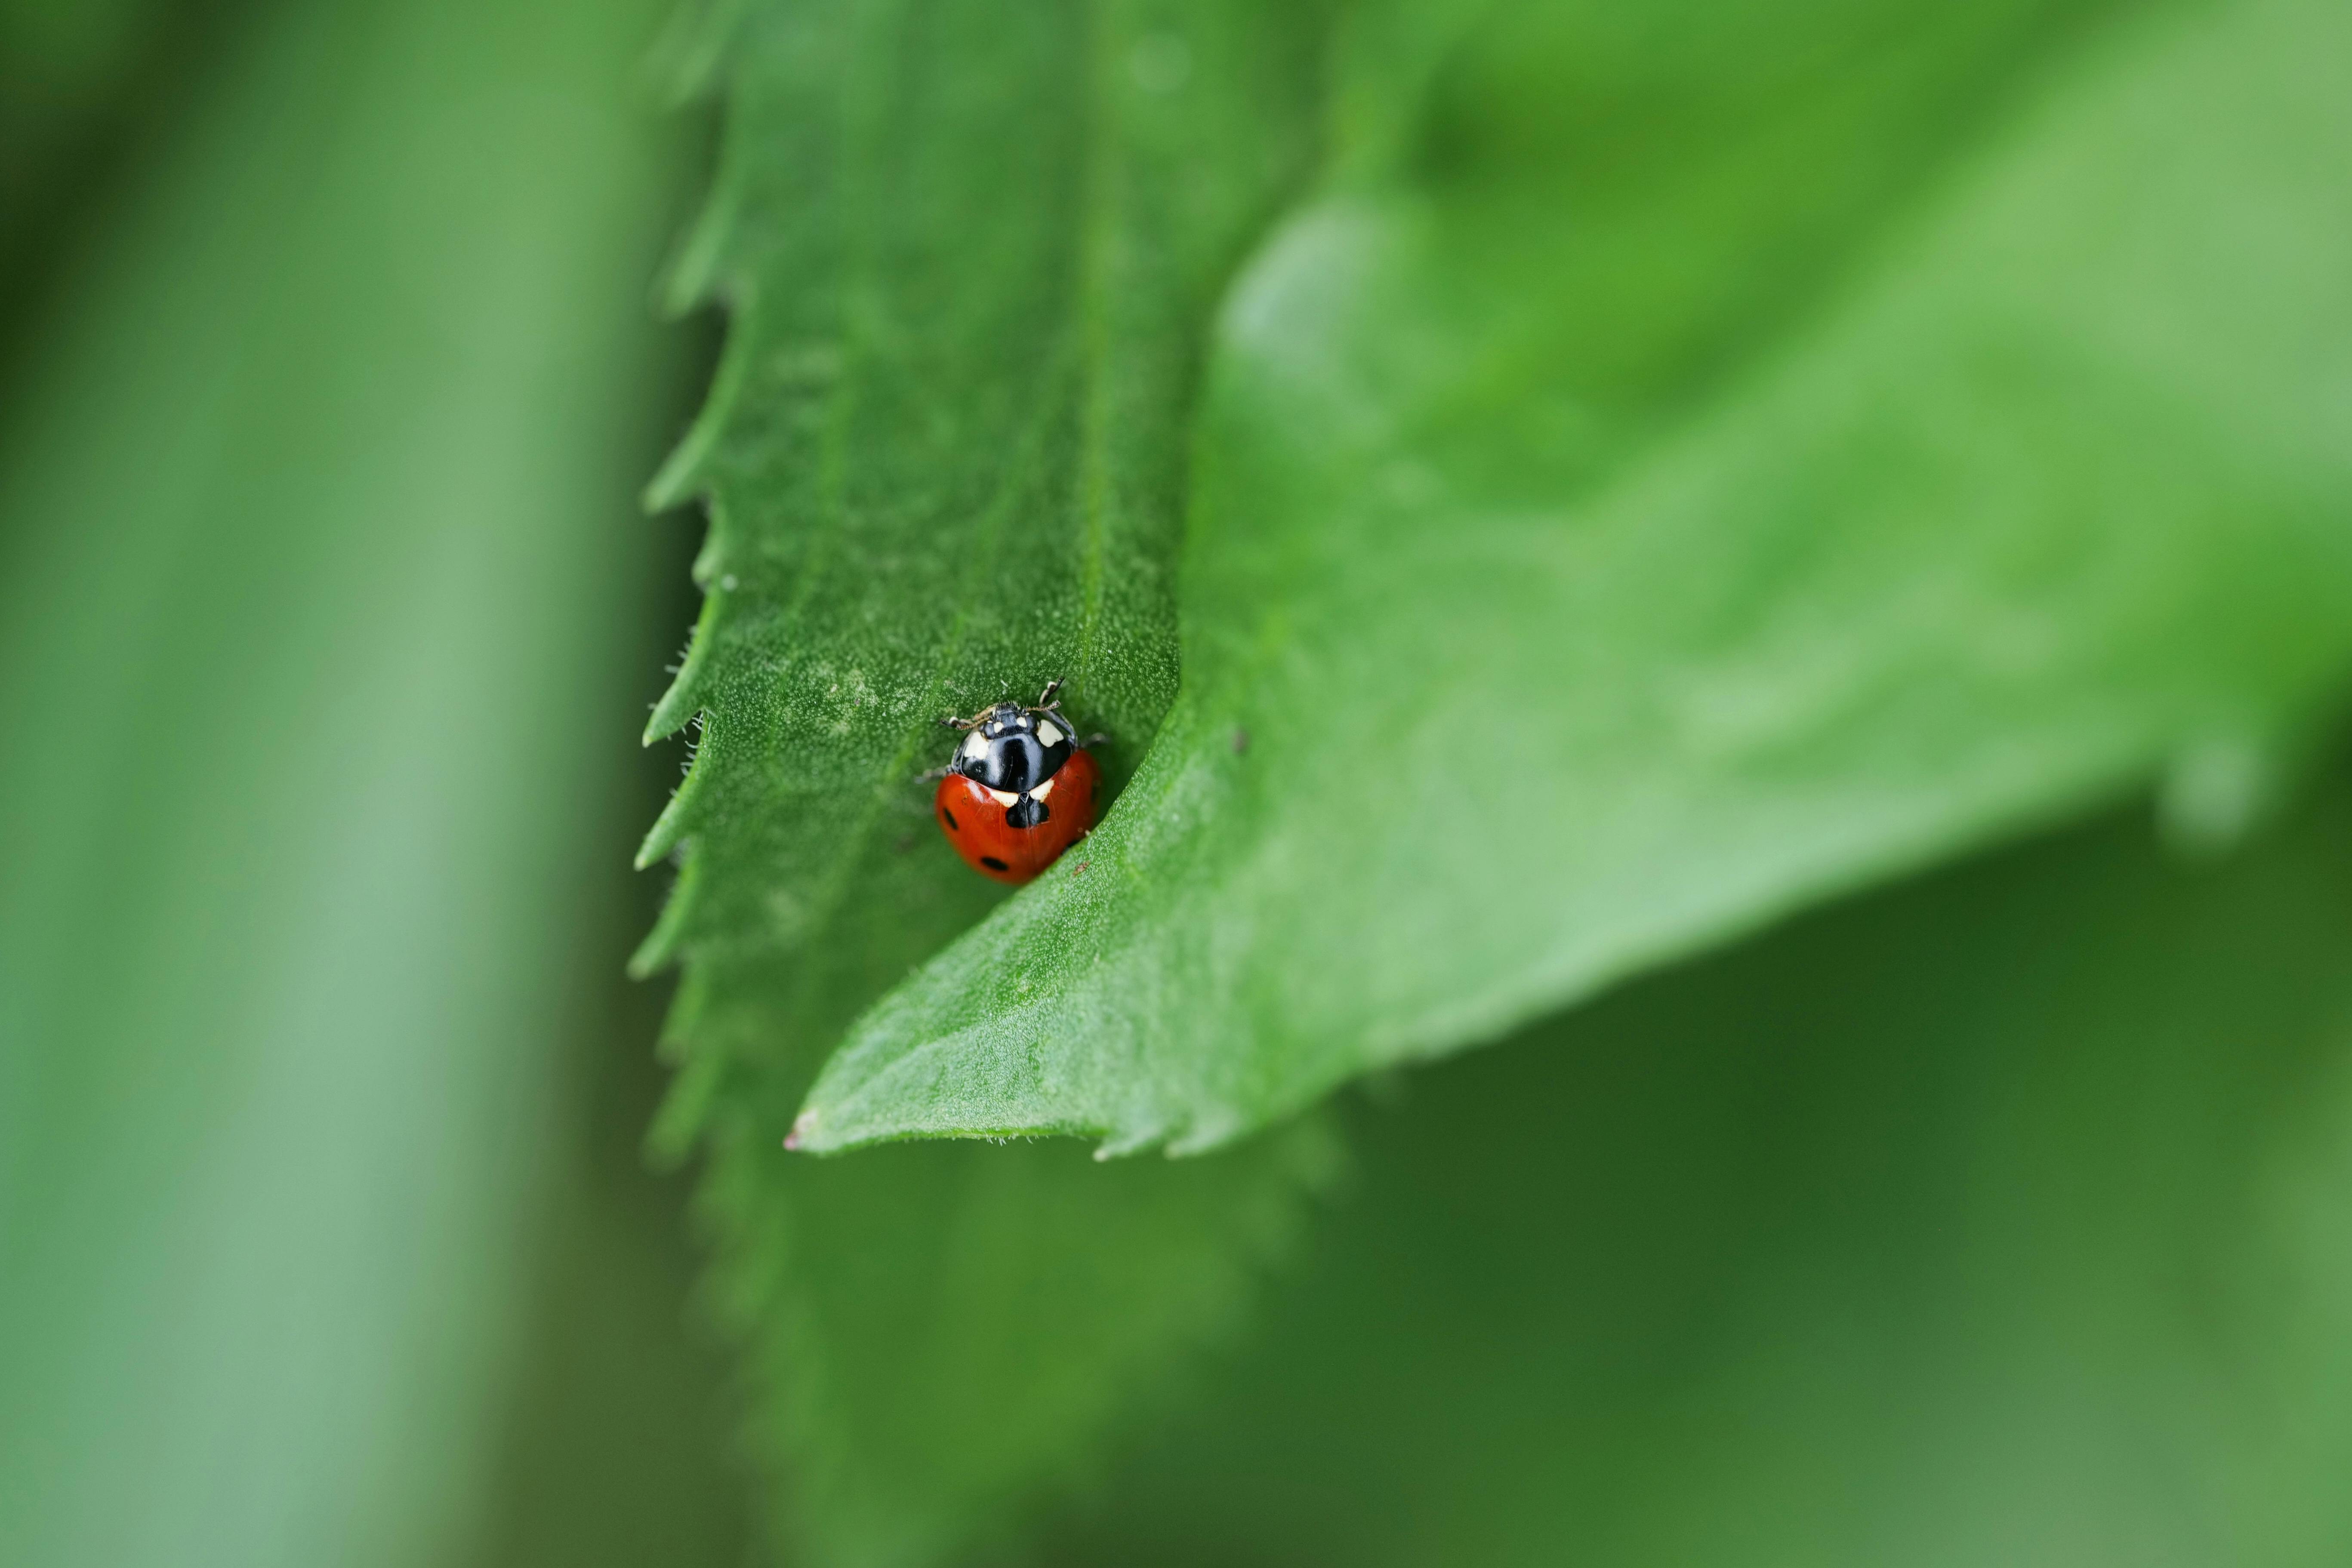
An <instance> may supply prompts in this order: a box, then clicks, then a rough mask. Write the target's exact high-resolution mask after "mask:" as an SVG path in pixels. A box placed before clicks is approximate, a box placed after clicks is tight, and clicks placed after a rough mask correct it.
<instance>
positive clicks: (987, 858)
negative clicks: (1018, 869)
mask: <svg viewBox="0 0 2352 1568" xmlns="http://www.w3.org/2000/svg"><path fill="white" fill-rule="evenodd" d="M980 863H981V864H982V865H983V866H985V867H987V868H989V869H990V870H992V871H1010V870H1011V869H1013V868H1012V867H1010V866H1008V865H1006V864H1005V863H1004V862H1003V861H1002V860H999V859H998V858H996V857H995V856H993V855H983V856H982V857H981V858H980Z"/></svg>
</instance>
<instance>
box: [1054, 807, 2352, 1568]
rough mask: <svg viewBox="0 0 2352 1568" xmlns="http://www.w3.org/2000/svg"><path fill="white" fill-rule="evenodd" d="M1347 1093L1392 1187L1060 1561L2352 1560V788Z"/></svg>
mask: <svg viewBox="0 0 2352 1568" xmlns="http://www.w3.org/2000/svg"><path fill="white" fill-rule="evenodd" d="M1344 1103H1345V1104H1346V1115H1345V1117H1344V1120H1345V1122H1346V1124H1347V1127H1348V1130H1349V1137H1350V1142H1351V1143H1352V1144H1353V1146H1354V1147H1355V1149H1356V1151H1357V1165H1358V1177H1357V1183H1356V1191H1355V1200H1354V1202H1352V1203H1351V1204H1349V1205H1348V1206H1347V1207H1346V1208H1345V1209H1343V1210H1341V1211H1339V1213H1338V1214H1336V1215H1334V1216H1333V1217H1332V1219H1331V1220H1330V1221H1329V1222H1328V1224H1327V1225H1326V1226H1323V1227H1321V1228H1320V1229H1319V1230H1318V1235H1317V1237H1316V1240H1315V1241H1314V1243H1313V1244H1312V1245H1311V1246H1310V1247H1309V1248H1308V1249H1307V1258H1306V1260H1305V1262H1304V1263H1303V1265H1302V1267H1301V1268H1300V1269H1299V1270H1298V1275H1299V1277H1298V1278H1297V1279H1296V1281H1295V1282H1294V1284H1293V1285H1292V1287H1291V1288H1290V1289H1287V1290H1286V1291H1285V1292H1283V1293H1282V1294H1280V1295H1279V1296H1278V1297H1277V1298H1276V1300H1275V1302H1274V1304H1273V1305H1272V1307H1271V1308H1270V1310H1269V1311H1268V1314H1267V1317H1268V1321H1266V1323H1265V1327H1264V1329H1263V1331H1262V1333H1261V1335H1260V1337H1259V1338H1258V1339H1257V1341H1256V1342H1255V1344H1254V1345H1253V1346H1252V1347H1251V1349H1250V1350H1249V1352H1248V1353H1247V1354H1245V1355H1244V1356H1243V1357H1241V1358H1239V1359H1238V1360H1237V1361H1236V1362H1235V1363H1234V1364H1233V1365H1231V1366H1230V1367H1229V1368H1227V1369H1226V1370H1225V1371H1224V1372H1223V1373H1222V1374H1221V1375H1220V1376H1218V1377H1217V1378H1216V1379H1215V1380H1214V1381H1213V1385H1211V1386H1210V1387H1207V1388H1204V1389H1203V1390H1202V1392H1201V1394H1199V1396H1198V1398H1197V1399H1196V1401H1195V1403H1194V1405H1192V1408H1191V1409H1190V1410H1188V1411H1187V1412H1186V1413H1185V1415H1184V1417H1183V1419H1182V1420H1181V1422H1180V1423H1178V1424H1177V1425H1176V1426H1175V1427H1174V1428H1173V1429H1172V1430H1171V1431H1170V1432H1169V1433H1168V1434H1167V1435H1166V1436H1164V1437H1162V1438H1161V1439H1160V1440H1158V1441H1156V1442H1153V1443H1151V1444H1150V1445H1148V1446H1145V1447H1142V1448H1141V1449H1140V1450H1139V1451H1138V1452H1136V1453H1135V1454H1134V1455H1133V1457H1132V1458H1130V1459H1129V1461H1128V1462H1127V1463H1126V1464H1124V1465H1122V1466H1121V1467H1120V1468H1118V1471H1117V1472H1116V1474H1115V1475H1113V1476H1112V1477H1110V1478H1109V1479H1108V1480H1107V1481H1106V1482H1105V1484H1104V1485H1103V1486H1102V1487H1101V1488H1100V1489H1098V1491H1097V1495H1096V1497H1095V1499H1094V1505H1093V1510H1092V1513H1091V1515H1090V1516H1089V1515H1086V1514H1081V1515H1077V1516H1074V1517H1073V1518H1072V1519H1071V1520H1070V1521H1067V1522H1066V1524H1065V1525H1064V1526H1063V1528H1062V1530H1061V1531H1060V1544H1059V1547H1058V1549H1057V1550H1056V1551H1055V1552H1054V1553H1053V1554H1052V1555H1051V1559H1050V1560H1052V1561H1055V1562H1062V1563H1073V1564H1076V1563H1110V1562H1117V1563H1133V1564H1138V1565H1142V1568H1153V1565H1158V1564H1178V1563H1232V1564H1241V1565H1249V1564H1257V1563H1267V1564H1271V1563H1351V1564H1363V1565H1366V1568H1385V1565H1388V1564H1415V1565H1420V1564H1429V1563H1480V1564H1484V1565H1486V1568H1516V1565H1519V1564H1537V1563H1559V1562H1562V1561H1564V1560H1566V1561H1574V1562H1578V1563H1591V1564H1594V1565H1595V1568H1621V1565H1631V1564H1636V1563H1638V1564H1645V1565H1648V1564H1665V1563H1714V1564H1739V1565H1741V1568H1774V1565H1780V1564H1787V1565H1790V1568H1796V1565H1799V1564H1804V1565H1808V1568H1826V1565H1842V1564H1856V1565H1859V1564H1864V1563H1873V1564H1885V1563H1939V1564H1940V1563H1979V1564H1994V1563H1998V1564H2002V1565H2003V1568H2020V1565H2046V1568H2106V1565H2114V1568H2126V1565H2129V1568H2150V1565H2152V1564H2179V1565H2181V1568H2189V1565H2190V1564H2210V1563H2261V1564H2265V1565H2270V1568H2290V1565H2291V1568H2319V1565H2320V1564H2325V1563H2342V1562H2344V1561H2345V1560H2346V1557H2347V1552H2352V1489H2347V1488H2345V1487H2344V1485H2343V1484H2342V1479H2343V1477H2344V1475H2345V1474H2346V1472H2347V1468H2352V1354H2347V1348H2346V1347H2347V1343H2352V1340H2347V1334H2346V1327H2347V1322H2352V1268H2348V1267H2347V1253H2346V1249H2345V1246H2344V1238H2345V1237H2346V1236H2347V1234H2352V770H2347V769H2346V768H2343V767H2337V768H2336V769H2333V770H2331V771H2330V772H2329V773H2327V776H2326V780H2325V782H2324V784H2323V786H2322V788H2321V789H2320V791H2319V792H2318V797H2317V799H2316V800H2315V801H2314V802H2313V803H2312V804H2311V805H2310V806H2309V808H2308V809H2306V810H2305V811H2303V812H2302V813H2300V814H2299V815H2298V817H2297V819H2296V820H2295V821H2294V822H2293V823H2292V824H2290V825H2287V826H2284V829H2283V830H2279V831H2274V832H2273V833H2271V834H2268V835H2266V836H2265V837H2264V838H2263V841H2262V842H2260V843H2258V844H2256V845H2254V846H2253V847H2251V848H2250V849H2248V850H2247V851H2246V852H2245V853H2243V854H2242V856H2241V857H2239V858H2237V859H2236V860H2234V861H2233V862H2232V863H2231V864H2230V865H2229V866H2227V867H2225V868H2218V869H2216V868H2194V867H2187V866H2184V865H2182V864H2181V863H2180V862H2179V860H2178V859H2177V858H2169V857H2168V856H2166V855H2164V854H2162V853H2160V852H2159V850H2158V847H2157V845H2156V843H2155V842H2154V839H2153V836H2152V835H2151V834H2150V833H2149V831H2148V825H2147V817H2146V816H2145V813H2144V811H2143V810H2133V811H2129V812H2123V813H2118V814H2116V815H2113V816H2108V817H2106V818H2105V819H2103V820H2102V821H2101V822H2099V823H2098V824H2097V825H2095V826H2091V827H2088V828H2083V829H2078V830H2075V831H2072V832H2069V833H2066V834H2064V835H2063V836H2056V837H2050V838H2046V839H2043V840H2041V841H2038V842H2036V843H2033V844H2032V845H2029V846H2027V847H2022V848H2017V849H2011V850H2008V851H2004V852H2002V853H2000V854H1999V855H1996V856H1992V857H1990V858H1985V859H1983V860H1980V861H1977V862H1974V863H1971V864H1969V865H1968V866H1965V867H1963V868H1959V869H1958V870H1953V871H1948V872H1943V873H1939V874H1937V875H1936V876H1933V877H1930V878H1927V879H1924V880H1921V881H1919V882H1916V883H1914V884H1912V885H1909V886H1906V887H1904V888H1901V889H1895V890H1894V891H1890V892H1885V893H1880V894H1875V895H1873V896H1872V897H1870V898H1867V899H1862V900H1854V901H1852V902H1849V903H1846V904H1843V905H1841V906H1839V907H1837V908H1834V909H1832V910H1828V911H1825V912H1822V913H1819V914H1815V915H1811V916H1809V917H1807V918H1805V919H1804V920H1802V921H1798V922H1797V923H1795V924H1794V925H1792V926H1791V927H1790V928H1789V929H1787V930H1785V931H1780V932H1777V933H1775V934H1773V935H1771V936H1769V937H1767V938H1765V939H1763V940H1761V941H1759V942H1752V943H1749V944H1748V945H1747V946H1745V947H1742V948H1740V949H1738V950H1737V951H1735V952H1730V953H1728V954H1725V955H1722V956H1719V957H1716V958H1711V959H1708V960H1706V961H1705V962H1702V963H1692V964H1689V965H1686V966H1684V967H1682V968H1679V969H1676V970H1674V971H1672V972H1670V973H1665V974H1664V975H1660V976H1657V977H1654V978H1652V979H1649V980H1645V981H1643V982H1642V983H1640V984H1636V985H1634V986H1633V987H1632V988H1630V989H1628V990H1627V991H1625V992H1623V993H1622V994H1618V995H1615V996H1612V997H1611V998H1609V999H1607V1000H1604V1001H1602V1002H1601V1003H1600V1004H1598V1005H1595V1006H1593V1007H1591V1008H1589V1009H1587V1010H1585V1011H1584V1012H1582V1013H1580V1014H1578V1015H1575V1016H1570V1017H1569V1018H1567V1019H1564V1020H1559V1021H1555V1022H1551V1023H1547V1024H1544V1025H1541V1026H1538V1027H1536V1028H1533V1029H1530V1030H1528V1031H1527V1032H1525V1033H1524V1034H1523V1035H1521V1036H1519V1037H1516V1038H1514V1039H1513V1040H1512V1041H1510V1042H1509V1043H1507V1045H1505V1046H1503V1047H1499V1048H1497V1049H1496V1050H1494V1051H1491V1052H1481V1053H1478V1054H1477V1055H1475V1056H1473V1057H1468V1058H1464V1059H1462V1060H1460V1061H1458V1062H1454V1063H1449V1064H1447V1065H1445V1066H1444V1067H1441V1068H1434V1069H1432V1070H1429V1071H1427V1072H1424V1073H1420V1074H1416V1075H1414V1076H1412V1077H1411V1078H1409V1079H1403V1080H1402V1082H1400V1083H1398V1084H1397V1085H1395V1086H1394V1088H1393V1090H1392V1092H1391V1094H1390V1095H1388V1096H1387V1097H1386V1099H1385V1102H1384V1103H1383V1102H1381V1101H1379V1100H1370V1099H1355V1098H1353V1097H1350V1099H1349V1101H1347V1102H1344Z"/></svg>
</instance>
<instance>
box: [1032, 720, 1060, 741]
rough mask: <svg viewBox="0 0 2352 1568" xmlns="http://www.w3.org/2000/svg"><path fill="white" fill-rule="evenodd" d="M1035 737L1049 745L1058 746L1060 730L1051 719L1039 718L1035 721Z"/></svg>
mask: <svg viewBox="0 0 2352 1568" xmlns="http://www.w3.org/2000/svg"><path fill="white" fill-rule="evenodd" d="M1037 738H1038V739H1039V740H1040V741H1043V742H1045V744H1047V745H1049V746H1058V745H1060V744H1061V743H1062V731H1060V730H1059V729H1057V728H1056V727H1055V723H1054V721H1052V720H1051V719H1040V720H1038V721H1037Z"/></svg>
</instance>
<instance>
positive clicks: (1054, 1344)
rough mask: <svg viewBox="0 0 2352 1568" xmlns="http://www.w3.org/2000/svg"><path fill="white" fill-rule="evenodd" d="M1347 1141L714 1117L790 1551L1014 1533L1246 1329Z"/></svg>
mask: <svg viewBox="0 0 2352 1568" xmlns="http://www.w3.org/2000/svg"><path fill="white" fill-rule="evenodd" d="M1338 1155H1339V1149H1338V1144H1337V1143H1336V1142H1335V1140H1334V1139H1333V1137H1332V1134H1331V1131H1330V1129H1329V1128H1328V1125H1326V1124H1325V1123H1324V1122H1322V1121H1320V1120H1313V1121H1307V1122H1305V1123H1303V1124H1301V1125H1300V1126H1298V1127H1296V1128H1292V1129H1288V1130H1286V1131H1284V1132H1283V1133H1280V1134H1276V1135H1271V1136H1268V1137H1265V1138H1261V1139H1256V1140H1254V1141H1252V1142H1249V1143H1246V1144H1244V1145H1243V1146H1242V1147H1240V1148H1237V1149H1233V1150H1229V1151H1224V1152H1220V1153H1219V1154H1217V1155H1216V1156H1215V1157H1213V1158H1212V1159H1209V1160H1206V1161H1202V1162H1195V1163H1185V1164H1180V1165H1171V1164H1169V1163H1164V1162H1158V1161H1154V1162H1149V1163H1147V1162H1143V1161H1121V1162H1115V1163H1108V1164H1106V1163H1101V1162H1097V1161H1096V1160H1093V1159H1091V1158H1089V1156H1088V1154H1087V1151H1086V1150H1085V1149H1083V1148H1079V1147H1077V1146H1075V1145H1072V1144H1069V1143H1066V1142H1053V1143H1047V1144H1042V1145H1038V1146H1036V1147H1033V1148H1009V1149H997V1148H979V1149H975V1148H971V1147H969V1146H961V1145H948V1144H929V1145H921V1146H915V1147H906V1148H898V1149H892V1150H888V1151H885V1152H879V1153H877V1154H874V1155H871V1156H868V1157H866V1158H863V1159H859V1160H854V1161H845V1162H825V1163H814V1162H811V1161H807V1160H803V1159H798V1158H793V1157H786V1156H782V1155H780V1153H779V1152H778V1151H777V1149H776V1147H775V1143H774V1141H773V1140H772V1139H771V1138H769V1137H767V1136H766V1135H765V1132H764V1130H761V1131H744V1132H741V1133H740V1134H738V1133H735V1132H733V1131H731V1130H730V1131H729V1132H727V1133H723V1134H722V1135H721V1136H720V1137H719V1139H718V1140H716V1142H715V1146H714V1148H713V1150H712V1154H711V1173H710V1176H709V1180H708V1182H707V1184H706V1185H705V1188H704V1192H703V1197H704V1201H705V1204H706V1206H707V1209H708V1212H709V1213H710V1214H711V1215H713V1216H714V1217H715V1218H716V1219H717V1220H718V1221H719V1224H720V1226H721V1227H722V1240H723V1242H724V1246H723V1248H722V1263H721V1266H720V1268H719V1272H718V1276H717V1285H718V1293H719V1301H720V1304H721V1307H722V1309H723V1310H724V1311H725V1312H726V1314H727V1315H728V1317H729V1318H730V1320H731V1321H733V1322H734V1323H735V1325H736V1326H737V1328H738V1330H739V1331H740V1337H741V1338H742V1340H743V1342H744V1343H745V1345H746V1346H747V1349H748V1351H749V1356H750V1363H751V1387H752V1392H753V1394H754V1395H755V1396H757V1398H758V1399H759V1401H760V1405H761V1420H760V1423H759V1424H758V1426H756V1427H755V1428H754V1432H753V1438H754V1442H755V1445H756V1446H757V1447H759V1449H760V1450H761V1455H762V1457H763V1458H767V1459H769V1460H770V1461H771V1462H772V1465H773V1466H774V1468H775V1470H776V1472H777V1473H778V1474H780V1475H783V1476H788V1477H790V1478H791V1480H792V1482H793V1485H792V1489H791V1490H792V1496H791V1504H790V1506H789V1507H788V1509H787V1510H786V1519H787V1525H786V1529H787V1534H788V1537H789V1540H790V1543H791V1545H792V1546H793V1547H794V1548H797V1555H798V1557H801V1558H805V1559H806V1560H809V1561H814V1562H819V1563H932V1562H944V1561H950V1560H961V1559H962V1558H964V1557H966V1556H968V1555H969V1553H970V1551H971V1549H972V1548H973V1547H974V1546H975V1545H976V1544H977V1545H989V1546H997V1545H1002V1544H1003V1543H1005V1542H1009V1541H1010V1540H1012V1539H1014V1535H1013V1532H1014V1531H1017V1530H1019V1529H1020V1528H1021V1527H1023V1526H1024V1525H1025V1524H1026V1523H1027V1517H1026V1516H1027V1515H1028V1514H1029V1513H1030V1512H1031V1511H1033V1510H1034V1506H1035V1504H1036V1501H1037V1500H1038V1498H1039V1495H1040V1494H1041V1493H1043V1492H1045V1491H1047V1490H1048V1489H1067V1488H1069V1487H1070V1486H1071V1485H1072V1484H1074V1483H1075V1482H1076V1481H1078V1480H1080V1479H1084V1478H1085V1477H1086V1476H1087V1474H1089V1473H1090V1472H1091V1471H1092V1470H1093V1469H1094V1468H1096V1467H1097V1464H1098V1462H1099V1461H1098V1459H1097V1455H1098V1454H1099V1453H1101V1452H1102V1451H1103V1450H1104V1449H1105V1447H1106V1428H1107V1427H1108V1426H1110V1425H1111V1424H1112V1423H1113V1421H1114V1420H1118V1421H1123V1422H1124V1423H1126V1424H1129V1425H1132V1424H1134V1423H1135V1421H1136V1419H1137V1417H1138V1416H1139V1415H1140V1414H1142V1413H1146V1412H1152V1411H1156V1410H1158V1409H1159V1408H1160V1407H1161V1406H1162V1405H1164V1404H1165V1403H1166V1402H1167V1400H1168V1397H1169V1395H1170V1394H1171V1393H1172V1392H1173V1391H1174V1389H1175V1387H1176V1385H1177V1373H1178V1369H1179V1367H1180V1365H1181V1358H1182V1354H1183V1352H1189V1351H1192V1350H1193V1348H1194V1347H1195V1346H1196V1345H1198V1344H1200V1343H1201V1342H1204V1341H1210V1340H1213V1339H1214V1338H1218V1337H1222V1336H1223V1335H1225V1334H1227V1333H1228V1332H1230V1331H1231V1330H1232V1329H1233V1328H1234V1326H1235V1325H1236V1323H1237V1321H1239V1319H1240V1316H1241V1313H1242V1310H1243V1309H1244V1306H1245V1305H1246V1304H1247V1303H1248V1301H1249V1300H1250V1297H1251V1296H1252V1294H1253V1293H1254V1291H1255V1287H1256V1279H1255V1275H1256V1274H1257V1273H1258V1271H1259V1270H1260V1269H1261V1268H1263V1267H1265V1265H1267V1264H1269V1263H1272V1262H1275V1261H1277V1260H1279V1259H1280V1258H1283V1257H1284V1256H1285V1255H1286V1253H1287V1252H1288V1251H1289V1249H1290V1247H1292V1245H1293V1242H1294V1238H1295V1237H1296V1234H1297V1231H1298V1229H1299V1227H1300V1223H1301V1221H1302V1220H1303V1218H1304V1217H1305V1215H1304V1213H1303V1206H1304V1205H1302V1204H1301V1202H1300V1197H1301V1195H1302V1194H1307V1193H1311V1192H1314V1191H1316V1190H1318V1189H1319V1188H1321V1187H1323V1186H1324V1185H1326V1184H1328V1181H1329V1180H1330V1178H1331V1177H1332V1176H1333V1175H1334V1174H1335V1173H1336V1172H1337V1170H1338Z"/></svg>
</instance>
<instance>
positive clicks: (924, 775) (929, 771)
mask: <svg viewBox="0 0 2352 1568" xmlns="http://www.w3.org/2000/svg"><path fill="white" fill-rule="evenodd" d="M953 772H955V769H953V768H925V769H924V770H923V771H922V772H921V773H917V774H916V775H915V782H916V783H918V784H933V783H936V782H938V781H939V780H940V779H943V778H945V777H947V776H948V775H949V774H950V773H953Z"/></svg>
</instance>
